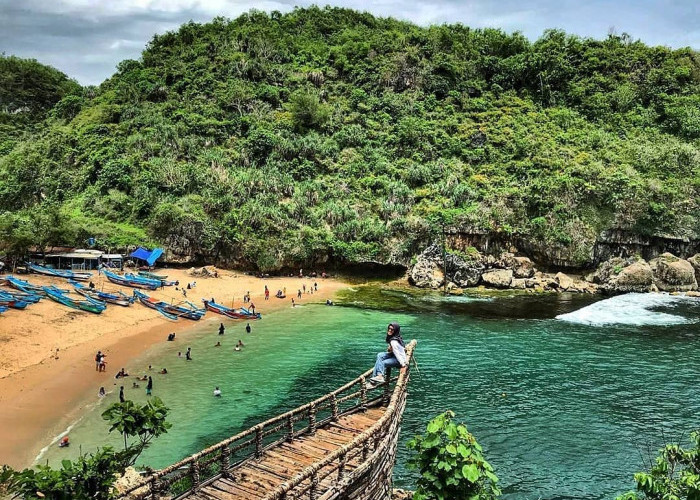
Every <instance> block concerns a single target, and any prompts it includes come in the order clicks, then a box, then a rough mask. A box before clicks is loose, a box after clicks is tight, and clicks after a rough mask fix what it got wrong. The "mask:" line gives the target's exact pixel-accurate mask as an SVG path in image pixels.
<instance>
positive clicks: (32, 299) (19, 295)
mask: <svg viewBox="0 0 700 500" xmlns="http://www.w3.org/2000/svg"><path fill="white" fill-rule="evenodd" d="M0 294H4V295H9V296H10V297H13V298H15V299H17V300H22V301H24V302H27V303H28V304H36V303H37V302H39V301H40V300H41V296H40V295H38V294H35V293H26V292H19V291H16V290H3V291H2V292H0Z"/></svg>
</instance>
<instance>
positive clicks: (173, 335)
mask: <svg viewBox="0 0 700 500" xmlns="http://www.w3.org/2000/svg"><path fill="white" fill-rule="evenodd" d="M173 340H175V332H173V333H169V334H168V342H172V341H173Z"/></svg>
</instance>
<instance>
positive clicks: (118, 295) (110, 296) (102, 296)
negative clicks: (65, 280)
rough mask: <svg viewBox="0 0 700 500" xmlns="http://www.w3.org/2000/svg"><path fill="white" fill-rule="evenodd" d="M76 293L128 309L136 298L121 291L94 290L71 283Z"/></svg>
mask: <svg viewBox="0 0 700 500" xmlns="http://www.w3.org/2000/svg"><path fill="white" fill-rule="evenodd" d="M69 283H70V284H71V285H73V288H74V289H75V292H76V293H79V294H80V295H82V296H83V297H88V298H91V299H94V300H97V301H104V302H109V303H110V304H116V305H118V306H123V307H128V306H130V305H131V304H133V303H134V297H133V296H129V295H127V294H125V293H124V292H121V291H119V290H114V291H104V290H102V291H100V290H95V289H94V288H90V287H87V286H85V285H83V284H82V283H78V282H77V281H69Z"/></svg>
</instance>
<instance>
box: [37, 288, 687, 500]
mask: <svg viewBox="0 0 700 500" xmlns="http://www.w3.org/2000/svg"><path fill="white" fill-rule="evenodd" d="M626 297H627V298H626V299H625V298H624V297H616V298H612V299H606V300H601V301H599V300H598V299H596V298H593V297H590V296H581V295H570V294H558V295H557V294H553V295H542V296H532V295H520V294H512V293H505V294H488V295H479V296H467V297H442V296H441V295H439V294H435V293H423V292H417V291H412V290H402V289H388V288H385V287H378V286H377V287H357V288H356V289H355V290H353V291H349V292H346V293H344V294H343V295H342V296H341V297H340V298H339V299H338V300H337V301H336V302H337V303H338V304H340V305H341V306H340V307H339V306H336V307H326V306H323V305H315V306H314V305H309V306H304V307H297V308H295V309H291V308H290V309H288V310H284V311H281V312H279V313H275V314H271V315H267V316H266V317H265V318H264V319H263V320H262V321H259V322H256V323H253V324H252V326H253V332H252V333H251V334H250V335H247V334H246V333H245V332H244V327H245V323H244V322H237V323H233V322H230V323H226V324H227V332H226V335H224V337H220V336H218V335H217V334H216V329H217V327H218V318H215V320H210V321H208V322H206V323H204V324H202V325H197V327H196V328H197V330H195V331H192V332H189V333H187V334H178V338H177V340H176V342H172V343H170V342H163V344H161V345H159V346H157V347H156V348H154V349H152V350H151V351H150V352H148V353H146V354H145V355H144V356H143V357H142V358H141V359H139V360H137V361H135V362H134V364H133V365H132V366H130V367H129V370H130V372H131V373H132V374H134V373H142V372H144V371H145V367H147V366H148V364H149V363H150V364H153V366H154V371H155V369H159V368H161V367H162V366H166V367H167V368H168V371H169V372H170V373H169V374H168V375H154V394H155V395H157V396H160V397H161V398H162V399H163V400H164V401H165V402H166V404H167V405H168V406H169V407H171V409H172V413H171V416H170V418H169V420H170V421H171V422H172V423H173V428H172V429H171V431H170V433H168V434H167V435H165V436H163V437H161V438H159V439H158V440H157V441H156V442H155V444H154V445H153V446H152V447H151V448H150V449H148V450H147V451H146V453H145V454H144V455H143V460H142V461H143V462H144V463H148V464H149V465H152V466H155V467H160V466H163V465H166V464H169V463H172V462H174V461H176V460H178V459H180V458H182V457H184V456H186V455H187V454H190V453H192V452H195V451H197V450H198V449H201V448H202V447H204V446H206V445H209V444H212V443H214V442H216V441H218V440H220V439H222V438H224V437H227V436H229V435H231V434H234V433H235V432H237V431H239V430H241V429H244V428H246V427H249V426H251V425H253V424H255V423H257V422H258V421H260V420H262V419H264V418H266V417H268V416H271V415H274V414H276V413H279V412H280V411H283V410H286V409H289V408H292V407H294V406H296V405H298V404H301V403H303V402H306V401H308V400H309V399H310V398H313V397H317V396H320V395H322V394H324V393H325V392H327V391H328V390H330V389H332V388H334V387H337V386H339V385H341V384H342V383H343V382H345V381H347V380H349V379H351V378H354V377H355V376H356V375H357V374H358V373H360V372H361V371H363V370H365V369H366V368H368V367H369V366H371V364H372V362H373V358H374V353H375V352H377V351H378V350H381V349H382V348H383V335H384V330H385V325H386V324H387V323H388V322H389V321H391V320H397V321H399V322H400V323H401V325H402V332H403V333H404V337H405V338H406V339H409V338H416V339H418V341H419V345H418V350H417V360H418V364H419V369H420V372H418V371H414V373H413V376H412V381H411V386H410V395H409V399H408V401H409V402H408V407H407V409H406V414H405V417H404V423H403V433H402V442H401V444H400V446H399V458H398V464H397V467H396V471H395V481H396V484H397V485H400V486H410V485H411V484H412V481H413V479H414V478H413V476H412V475H411V473H409V472H407V471H406V469H405V467H404V464H405V461H406V458H407V450H406V447H405V442H406V441H407V440H408V439H409V438H410V437H411V436H412V435H413V434H415V433H417V432H421V431H422V429H423V428H424V426H425V423H426V422H427V420H428V419H429V418H431V417H432V416H434V415H436V414H438V413H439V412H442V411H444V410H446V409H452V410H454V411H455V412H456V413H457V416H458V418H459V419H460V420H463V421H465V422H466V423H467V424H468V427H469V429H470V430H471V431H472V432H473V433H474V434H475V435H476V437H477V438H478V439H479V441H480V442H481V443H482V444H483V445H484V448H485V451H486V456H487V458H488V459H489V461H490V462H491V463H492V465H493V466H494V467H495V468H496V472H497V474H498V475H499V477H500V478H501V483H502V487H503V490H504V496H505V498H508V499H530V498H532V499H535V498H551V499H555V498H556V499H559V498H611V497H614V496H615V495H616V494H619V493H621V492H623V491H626V490H628V489H631V488H632V487H633V486H634V484H633V478H632V474H633V473H634V472H635V471H637V470H639V469H640V467H641V466H642V458H645V459H647V460H648V458H649V456H650V455H649V453H650V451H649V450H652V452H653V450H655V449H656V448H658V447H659V446H660V445H661V444H662V443H663V442H665V441H669V440H672V439H674V440H676V439H678V438H679V437H681V436H682V435H683V433H684V432H685V433H687V432H688V431H689V430H691V429H692V428H694V427H700V419H699V418H698V415H700V373H699V371H700V370H699V369H698V367H700V323H698V321H700V301H698V300H697V299H695V300H694V299H686V298H676V297H670V296H660V295H642V296H626ZM630 311H633V312H630ZM569 313H574V314H569ZM559 315H563V316H560V319H557V318H556V317H557V316H559ZM616 318H617V320H616ZM630 318H632V319H633V320H634V321H633V322H632V323H631V324H630ZM668 323H672V324H670V325H669V324H668ZM239 338H241V339H243V341H244V342H245V343H246V347H245V348H244V349H243V351H241V352H234V351H233V345H234V344H235V342H236V341H237V340H238V339H239ZM218 340H222V344H223V347H218V348H215V347H213V345H214V344H215V343H216V342H217V341H218ZM188 346H191V347H192V351H193V357H194V359H193V361H191V362H187V361H185V360H184V358H182V359H180V358H178V357H177V352H178V351H182V353H183V356H184V351H185V350H186V348H187V347H188ZM131 382H132V380H130V379H126V384H128V385H126V384H125V385H126V387H127V389H126V395H127V397H128V398H133V399H135V400H136V401H144V400H145V394H144V392H145V390H144V389H143V387H145V384H144V383H142V386H141V388H139V389H130V388H129V387H130V384H131ZM105 383H106V384H113V383H114V380H113V379H109V381H107V377H106V382H105ZM215 385H218V386H220V387H221V390H222V391H223V395H224V397H222V398H221V399H217V398H214V397H212V391H213V389H214V386H215ZM109 389H112V390H113V391H114V392H112V393H111V394H110V395H109V396H108V397H107V398H105V400H104V401H101V402H100V404H98V405H97V406H96V407H95V408H93V409H88V410H87V411H86V414H85V416H84V417H83V419H82V420H81V421H80V422H77V424H76V425H75V428H73V429H72V430H71V433H70V435H71V441H72V442H73V443H74V444H76V445H77V444H79V445H81V447H82V450H83V451H91V450H92V449H94V447H96V446H98V445H102V444H105V443H107V442H110V443H112V444H114V445H115V446H118V445H119V439H118V437H117V436H111V437H110V438H108V439H105V436H106V435H107V425H106V423H105V422H103V421H102V420H101V418H100V416H99V414H100V412H101V410H102V408H104V407H105V406H106V405H108V404H110V403H111V402H113V401H114V400H116V395H117V392H118V390H115V389H118V386H115V385H111V386H110V387H108V390H109ZM96 399H97V398H96ZM77 452H78V446H72V447H71V448H69V449H60V450H59V449H57V448H56V446H55V445H54V446H51V447H50V448H49V450H48V452H47V453H46V454H45V455H44V456H43V457H42V460H44V459H47V458H48V459H49V460H50V461H52V462H55V461H57V459H59V458H65V457H67V456H70V455H71V454H77Z"/></svg>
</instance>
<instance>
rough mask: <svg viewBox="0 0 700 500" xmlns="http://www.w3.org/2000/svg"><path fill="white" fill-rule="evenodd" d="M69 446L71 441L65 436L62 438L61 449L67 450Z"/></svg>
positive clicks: (59, 444) (59, 445)
mask: <svg viewBox="0 0 700 500" xmlns="http://www.w3.org/2000/svg"><path fill="white" fill-rule="evenodd" d="M67 446H70V440H69V439H68V436H63V437H62V438H61V441H59V443H58V447H59V448H65V447H67Z"/></svg>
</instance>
